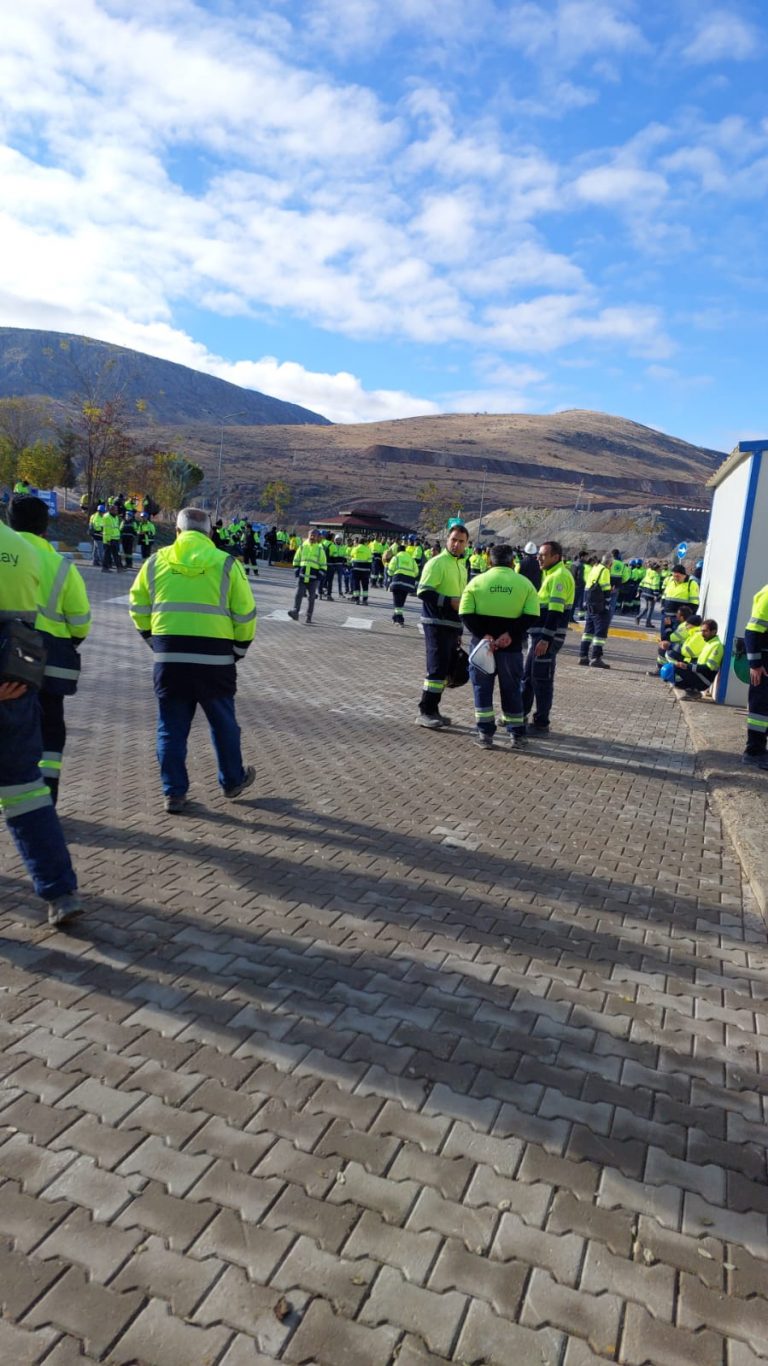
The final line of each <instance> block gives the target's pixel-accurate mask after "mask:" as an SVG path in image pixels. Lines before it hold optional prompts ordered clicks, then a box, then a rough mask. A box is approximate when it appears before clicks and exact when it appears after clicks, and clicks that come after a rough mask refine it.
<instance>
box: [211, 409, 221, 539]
mask: <svg viewBox="0 0 768 1366" xmlns="http://www.w3.org/2000/svg"><path fill="white" fill-rule="evenodd" d="M223 458H224V423H223V422H222V424H221V439H220V441H219V472H218V474H217V476H216V516H215V517H214V519H213V520H214V522H218V520H219V503H220V502H221V463H222V460H223Z"/></svg>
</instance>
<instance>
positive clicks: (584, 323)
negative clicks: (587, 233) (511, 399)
mask: <svg viewBox="0 0 768 1366" xmlns="http://www.w3.org/2000/svg"><path fill="white" fill-rule="evenodd" d="M487 321H488V324H489V329H490V332H491V335H492V336H493V337H494V339H495V341H496V344H497V345H498V346H504V347H507V348H509V350H513V351H522V352H526V351H529V352H530V351H534V352H536V351H538V352H542V353H545V352H549V351H556V350H559V349H560V348H561V347H564V346H570V345H572V344H573V343H574V342H578V341H588V340H591V341H599V342H610V343H616V342H620V343H622V344H625V345H626V346H627V347H628V348H629V349H630V350H631V351H633V352H635V353H636V354H638V355H645V356H650V357H654V358H663V357H664V356H667V355H669V354H670V351H671V349H672V348H671V343H670V342H669V340H668V338H667V337H665V335H664V331H663V322H662V317H661V313H660V311H659V309H657V308H655V307H653V306H648V305H642V304H634V305H629V306H626V307H621V308H617V307H613V308H602V309H597V310H595V309H594V306H593V304H592V301H591V300H590V299H588V298H579V297H578V296H576V295H571V294H550V295H543V296H540V297H539V298H537V299H535V300H532V301H531V302H529V303H522V304H514V305H512V306H511V307H502V308H489V309H488V310H487Z"/></svg>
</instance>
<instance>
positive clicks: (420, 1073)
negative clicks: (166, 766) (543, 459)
mask: <svg viewBox="0 0 768 1366" xmlns="http://www.w3.org/2000/svg"><path fill="white" fill-rule="evenodd" d="M86 574H87V578H88V583H89V587H90V589H91V592H92V596H93V600H94V608H95V622H96V625H95V630H94V635H93V639H92V640H91V641H89V642H88V645H87V647H86V648H85V649H84V652H83V653H84V663H85V667H84V670H83V682H82V686H81V689H80V692H79V694H78V696H77V698H76V699H74V701H73V702H71V703H69V704H68V724H69V740H68V745H67V755H66V761H65V775H64V783H63V788H62V799H61V805H60V811H61V815H62V818H63V821H64V825H65V828H66V831H67V834H68V837H69V839H70V841H71V844H72V848H73V852H74V856H75V859H76V862H77V866H78V871H79V873H80V877H81V882H82V885H83V888H84V890H85V891H86V893H87V895H88V906H89V909H88V914H87V916H86V917H84V918H83V920H82V921H81V922H79V923H78V925H77V927H76V929H75V930H74V931H73V932H72V933H70V934H67V933H61V932H58V933H55V932H51V931H49V930H48V928H47V927H46V926H45V925H44V924H43V923H42V917H41V913H40V910H39V909H38V908H37V907H36V906H35V904H34V899H33V898H32V896H31V895H30V894H28V892H27V888H26V883H25V882H24V881H23V879H22V878H21V876H20V870H19V867H18V864H17V863H16V861H15V858H14V857H13V855H12V853H11V847H10V843H9V841H8V839H7V837H6V835H5V834H4V833H3V834H2V835H0V839H1V840H2V853H3V871H2V873H0V912H1V919H0V1048H1V1049H2V1053H1V1054H0V1079H1V1080H0V1257H1V1258H2V1275H0V1300H1V1302H2V1318H0V1357H2V1360H3V1361H8V1362H9V1364H10V1363H14V1364H15V1363H17V1362H18V1363H26V1362H30V1363H35V1362H41V1363H42V1362H47V1363H52V1366H57V1364H58V1366H63V1363H67V1362H75V1361H102V1362H108V1363H114V1364H115V1366H117V1363H121V1362H126V1363H127V1362H137V1361H138V1362H142V1363H147V1366H176V1363H180V1362H183V1363H185V1366H198V1364H202V1363H203V1362H206V1363H210V1364H211V1366H240V1363H246V1362H248V1363H261V1362H292V1363H298V1364H302V1363H304V1364H306V1363H317V1364H318V1366H344V1364H345V1363H347V1364H348V1366H395V1363H398V1366H403V1363H405V1366H431V1364H433V1363H441V1362H442V1363H445V1362H453V1363H456V1364H457V1366H458V1363H472V1366H479V1363H483V1366H533V1364H534V1363H535V1366H591V1363H600V1362H617V1361H618V1362H623V1363H627V1366H630V1364H634V1363H636V1364H637V1366H646V1364H648V1366H672V1364H673V1363H685V1364H686V1366H690V1363H693V1362H695V1363H699V1366H709V1363H710V1362H711V1363H713V1366H714V1363H716V1364H717V1366H744V1364H745V1363H750V1364H751V1363H754V1362H757V1361H760V1360H765V1361H768V1289H767V1287H768V1274H767V1273H768V1194H767V1193H768V1184H767V1183H766V1145H765V1127H764V1126H765V1119H766V1115H765V1106H766V1097H767V1096H768V1083H766V1081H765V1059H766V1052H767V1051H768V953H766V942H765V941H766V936H765V929H764V925H763V922H762V920H761V919H759V918H758V917H757V916H756V914H755V910H754V905H753V902H752V899H751V896H750V894H749V892H748V890H745V888H744V886H743V885H742V877H741V872H740V868H739V864H738V861H737V859H736V857H735V854H734V851H733V849H732V848H731V846H730V845H729V843H728V841H727V839H726V838H725V837H724V835H723V832H722V830H721V828H720V824H719V821H718V819H717V817H716V815H715V814H714V813H713V811H712V809H711V807H710V805H709V803H708V800H707V792H706V789H705V787H704V784H703V782H702V780H701V777H700V774H699V773H698V772H697V770H696V766H695V762H694V757H693V754H692V752H691V749H690V745H689V741H688V735H687V730H686V728H685V726H684V723H683V719H682V715H681V708H680V707H678V706H675V705H673V704H672V703H671V702H670V701H669V699H668V696H667V693H666V690H665V689H663V688H661V687H660V686H659V685H658V684H656V683H654V682H653V681H652V680H650V679H647V678H646V677H645V674H644V670H645V668H646V667H647V662H648V657H649V656H650V654H651V653H652V651H651V649H650V648H649V647H648V646H644V645H642V644H635V643H629V642H621V644H619V643H616V644H615V645H613V646H612V647H611V651H610V659H611V663H612V669H611V674H610V678H609V677H608V674H607V673H605V674H593V673H592V672H591V671H589V670H580V669H577V668H576V667H574V665H575V648H574V644H573V641H572V640H570V639H569V642H568V645H567V646H566V649H565V651H564V653H563V655H562V656H561V659H560V662H559V666H558V680H557V701H556V710H555V713H554V717H555V726H554V729H553V734H552V736H551V737H550V738H548V739H546V740H538V741H532V743H531V745H530V747H529V750H528V751H527V752H525V753H522V752H517V753H513V752H506V751H505V750H503V749H502V748H499V749H498V751H494V752H491V753H490V754H486V753H480V752H478V751H477V750H476V749H475V748H473V746H472V745H471V744H470V743H469V741H470V738H471V730H472V710H471V696H470V692H469V690H468V689H465V690H464V691H462V692H459V693H456V694H454V695H452V696H449V697H448V698H447V699H446V704H445V706H446V710H447V711H448V712H449V713H452V714H453V716H454V720H455V723H456V724H455V725H454V727H453V728H452V730H451V731H450V732H449V733H440V734H437V735H435V734H433V733H429V732H424V731H421V730H419V729H417V728H416V727H415V726H414V725H413V720H414V717H415V706H416V702H417V700H418V694H419V689H420V684H421V678H422V669H423V658H422V644H421V637H420V635H419V634H418V631H417V628H416V625H415V614H414V615H412V617H411V618H410V621H409V626H408V628H407V630H406V631H399V630H398V631H397V633H396V631H395V628H394V627H393V626H392V625H391V624H390V621H389V611H390V608H389V602H388V599H387V598H386V596H385V595H384V594H381V593H379V594H374V601H373V602H372V604H371V605H370V607H369V608H368V609H366V610H364V611H363V609H355V608H353V607H348V606H347V605H346V604H344V603H338V604H333V605H329V606H326V605H325V604H323V605H321V606H320V607H319V608H318V610H317V616H316V625H314V626H313V627H312V629H311V630H307V628H306V627H305V626H304V625H294V624H293V623H291V622H289V621H286V620H285V619H284V618H283V619H280V618H279V617H277V618H270V613H272V612H277V611H281V610H284V609H285V607H286V606H287V605H288V603H289V597H290V594H291V591H292V586H293V579H292V577H291V576H290V575H289V574H288V573H285V572H284V571H279V570H272V571H268V572H267V573H266V574H264V575H263V576H262V577H261V578H260V580H259V583H258V600H259V607H260V613H261V616H262V618H265V617H266V618H267V619H266V620H263V619H262V621H261V624H260V627H259V632H258V635H257V640H256V644H255V646H254V649H253V651H252V652H251V655H250V656H249V658H248V660H247V661H246V663H245V664H244V666H243V667H242V670H241V680H240V693H239V703H238V714H239V718H240V722H241V725H242V728H243V737H244V749H245V753H246V756H247V758H248V759H249V760H252V761H254V762H255V763H256V766H257V772H258V775H259V776H258V785H257V788H256V790H255V792H254V794H253V795H249V797H248V799H246V800H243V801H240V802H238V803H227V802H225V801H224V800H223V798H222V797H221V796H220V795H219V794H218V792H217V790H216V788H215V773H214V764H213V759H212V754H211V752H210V748H209V744H208V738H207V734H206V733H205V729H204V728H203V727H202V726H201V725H200V724H199V723H198V725H197V726H196V729H195V731H194V732H193V737H194V738H193V744H192V750H191V763H190V768H191V774H192V779H193V786H192V789H191V794H190V795H191V797H192V802H191V805H190V808H189V812H188V814H187V815H185V816H184V817H183V818H179V817H171V816H168V815H167V814H166V813H165V812H164V810H163V804H162V799H161V794H160V788H159V783H158V778H157V771H156V764H155V759H154V702H153V697H152V691H151V660H150V656H149V653H148V652H147V650H146V648H145V647H144V645H143V644H142V642H141V641H140V639H139V638H138V636H137V635H136V634H135V632H134V631H133V628H132V627H131V626H130V624H129V622H128V620H127V616H126V610H125V604H124V603H123V602H120V601H113V599H115V598H119V597H122V596H123V595H124V594H125V593H126V591H127V587H128V576H127V575H124V576H123V577H122V578H120V579H117V578H115V577H114V576H113V577H112V578H110V579H105V578H101V577H100V576H98V575H95V574H94V573H93V572H92V571H91V570H86ZM355 615H356V616H358V617H365V619H366V620H370V621H371V622H372V626H371V628H370V629H369V630H364V631H355V630H348V629H345V628H344V622H345V621H346V620H347V618H349V617H350V616H355ZM585 675H586V676H585Z"/></svg>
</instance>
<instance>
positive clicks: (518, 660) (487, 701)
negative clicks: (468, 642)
mask: <svg viewBox="0 0 768 1366" xmlns="http://www.w3.org/2000/svg"><path fill="white" fill-rule="evenodd" d="M514 555H515V552H514V550H513V549H512V546H511V545H495V546H493V547H492V548H491V567H490V569H487V570H485V571H484V572H483V573H481V574H476V575H475V577H474V578H473V579H472V580H471V582H470V583H469V584H468V585H467V587H466V588H465V589H464V592H463V593H462V595H461V602H460V604H459V616H460V617H461V620H462V622H463V624H464V625H465V626H466V627H467V629H468V630H469V631H470V633H471V635H472V645H473V647H474V646H475V645H478V644H479V642H480V641H481V640H486V641H487V642H488V644H489V645H490V647H491V649H492V651H493V655H494V662H495V664H496V672H495V674H489V673H486V672H485V671H484V670H483V669H480V668H478V667H477V666H476V665H475V664H473V663H470V666H469V676H470V679H471V681H472V691H473V692H474V695H475V723H476V725H477V731H478V738H477V744H478V745H479V746H480V747H481V749H490V748H491V746H492V745H493V736H494V733H495V731H496V716H495V712H494V708H493V686H494V680H495V679H497V678H498V680H499V695H500V700H501V719H502V721H503V723H504V725H505V727H506V731H507V737H508V744H509V745H511V746H513V747H514V746H516V745H519V744H521V743H522V742H524V741H525V722H524V716H523V655H522V648H523V637H524V636H525V633H526V631H528V630H529V629H530V630H533V628H534V627H536V626H537V625H538V623H539V596H538V594H537V592H536V589H535V588H534V586H533V584H532V583H531V581H530V579H526V578H524V577H523V575H522V574H518V573H516V571H515V570H514V569H513V568H512V563H513V560H514Z"/></svg>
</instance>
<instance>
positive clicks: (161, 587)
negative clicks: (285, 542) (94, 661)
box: [130, 508, 256, 813]
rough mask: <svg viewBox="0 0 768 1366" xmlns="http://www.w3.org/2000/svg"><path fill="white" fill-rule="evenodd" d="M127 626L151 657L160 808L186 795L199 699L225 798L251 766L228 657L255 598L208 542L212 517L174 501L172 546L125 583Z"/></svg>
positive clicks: (243, 635)
mask: <svg viewBox="0 0 768 1366" xmlns="http://www.w3.org/2000/svg"><path fill="white" fill-rule="evenodd" d="M130 613H131V618H132V620H133V624H134V626H136V627H137V629H138V630H139V631H140V632H141V634H142V636H143V637H144V639H145V640H146V641H147V642H148V643H149V645H150V646H151V648H152V650H153V652H154V656H155V668H154V684H155V693H156V695H157V701H158V720H157V757H158V761H159V764H160V776H161V780H162V784H163V792H164V794H165V809H166V811H170V812H173V813H177V812H180V811H183V810H184V807H185V805H186V801H187V789H188V787H189V778H188V777H187V767H186V756H187V739H188V736H189V730H190V727H191V725H192V718H193V716H194V714H195V709H196V707H197V705H198V703H199V705H200V706H201V707H202V709H203V711H204V712H205V715H206V718H207V720H208V724H209V726H210V728H211V738H212V740H213V747H214V749H215V751H216V758H217V760H218V770H219V771H218V778H219V783H220V785H221V787H222V789H223V791H224V796H225V797H230V798H232V797H239V796H240V793H241V792H244V791H245V789H246V788H247V787H250V786H251V784H252V783H253V781H254V779H255V776H256V771H255V769H254V768H252V767H251V768H244V766H243V757H242V751H241V748H240V727H239V726H238V724H237V720H236V718H235V692H236V689H237V673H236V664H237V663H238V661H239V660H241V659H242V658H243V656H244V654H245V652H246V650H247V649H248V646H249V645H250V643H251V641H252V640H253V637H254V633H255V630H256V604H255V602H254V600H253V591H252V589H251V585H250V584H249V582H248V579H247V578H246V575H245V570H244V569H243V566H242V565H241V564H240V563H239V561H238V560H236V559H235V558H234V556H233V555H229V554H227V552H226V551H225V550H217V548H216V546H215V545H214V544H213V541H212V540H211V519H210V517H209V515H208V513H207V512H204V511H202V509H200V508H183V509H182V511H181V512H180V513H179V515H178V517H177V518H176V540H175V542H174V543H173V545H170V546H165V547H164V548H163V549H162V550H158V551H156V553H155V554H154V555H151V556H150V558H149V559H148V560H146V561H145V562H144V564H143V565H142V566H141V569H140V570H139V572H138V574H137V576H136V578H135V580H134V582H133V584H132V586H131V594H130Z"/></svg>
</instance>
